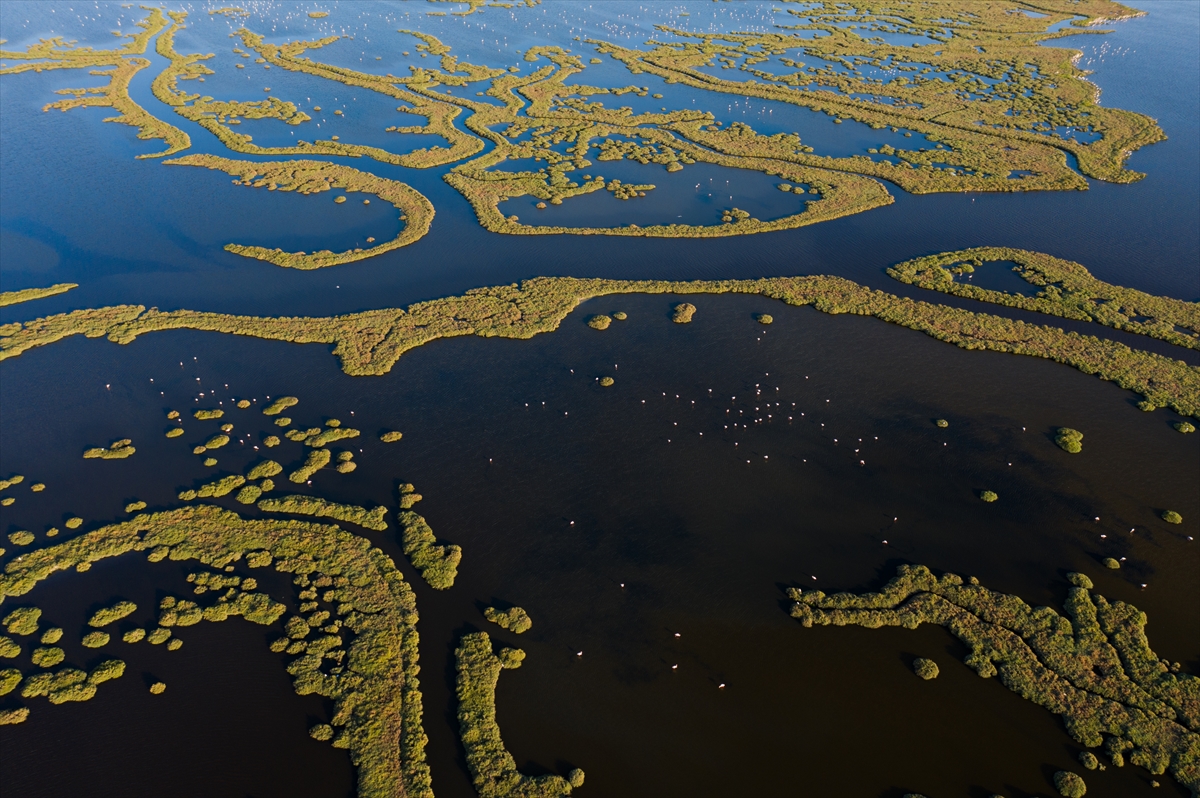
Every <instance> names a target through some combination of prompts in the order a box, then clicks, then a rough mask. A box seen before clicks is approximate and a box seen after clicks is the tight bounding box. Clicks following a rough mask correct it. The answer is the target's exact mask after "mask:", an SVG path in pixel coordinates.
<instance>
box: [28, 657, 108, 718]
mask: <svg viewBox="0 0 1200 798" xmlns="http://www.w3.org/2000/svg"><path fill="white" fill-rule="evenodd" d="M124 674H125V663H124V662H122V661H121V660H119V659H110V660H105V661H104V662H101V663H100V664H99V665H97V666H96V667H95V668H93V669H92V671H91V673H88V672H86V671H82V670H79V669H78V668H63V669H62V670H60V671H58V672H57V673H35V674H33V675H32V676H28V677H26V678H25V680H24V681H23V682H22V684H21V697H22V698H38V697H41V696H45V697H46V698H47V699H49V701H50V703H51V704H65V703H67V702H68V701H90V700H91V699H92V698H94V697H95V696H96V688H97V686H98V685H101V684H104V683H105V682H108V681H112V680H113V679H119V678H120V677H121V676H123V675H124ZM23 709H26V717H28V708H23Z"/></svg>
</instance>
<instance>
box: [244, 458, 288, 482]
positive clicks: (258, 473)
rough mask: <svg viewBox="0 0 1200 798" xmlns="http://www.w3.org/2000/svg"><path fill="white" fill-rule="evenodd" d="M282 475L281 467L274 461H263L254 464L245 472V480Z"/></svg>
mask: <svg viewBox="0 0 1200 798" xmlns="http://www.w3.org/2000/svg"><path fill="white" fill-rule="evenodd" d="M282 473H283V466H281V465H280V464H279V463H277V462H275V461H274V460H263V461H262V462H259V463H255V465H254V466H253V467H252V468H251V469H250V470H249V471H247V472H246V479H262V478H263V477H274V476H278V475H279V474H282Z"/></svg>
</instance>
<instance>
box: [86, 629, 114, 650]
mask: <svg viewBox="0 0 1200 798" xmlns="http://www.w3.org/2000/svg"><path fill="white" fill-rule="evenodd" d="M109 639H110V638H109V634H108V632H88V633H87V634H85V635H84V636H83V640H82V641H81V642H82V643H83V645H84V647H85V648H100V647H101V646H107V645H108V641H109Z"/></svg>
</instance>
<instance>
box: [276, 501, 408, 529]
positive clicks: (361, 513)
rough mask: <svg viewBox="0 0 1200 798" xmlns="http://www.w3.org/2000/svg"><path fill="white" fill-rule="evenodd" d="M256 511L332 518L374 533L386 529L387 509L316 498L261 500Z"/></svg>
mask: <svg viewBox="0 0 1200 798" xmlns="http://www.w3.org/2000/svg"><path fill="white" fill-rule="evenodd" d="M258 509H260V510H262V511H264V512H268V513H292V514H294V515H312V516H316V517H317V518H332V519H334V520H335V521H348V522H349V523H352V524H358V525H359V526H361V527H366V528H367V529H373V530H375V531H376V532H382V531H384V530H385V529H387V526H388V525H387V508H386V507H382V506H381V507H376V508H375V509H374V510H368V509H366V508H364V507H356V506H354V505H350V504H336V503H334V502H331V501H326V500H325V499H320V498H317V497H316V496H296V495H291V496H283V497H281V498H278V499H263V500H262V501H260V502H259V503H258Z"/></svg>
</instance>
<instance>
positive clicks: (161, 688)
mask: <svg viewBox="0 0 1200 798" xmlns="http://www.w3.org/2000/svg"><path fill="white" fill-rule="evenodd" d="M166 691H167V685H166V684H165V683H163V682H155V683H154V684H152V685H150V692H151V693H153V694H154V695H162V694H163V693H165V692H166Z"/></svg>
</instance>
